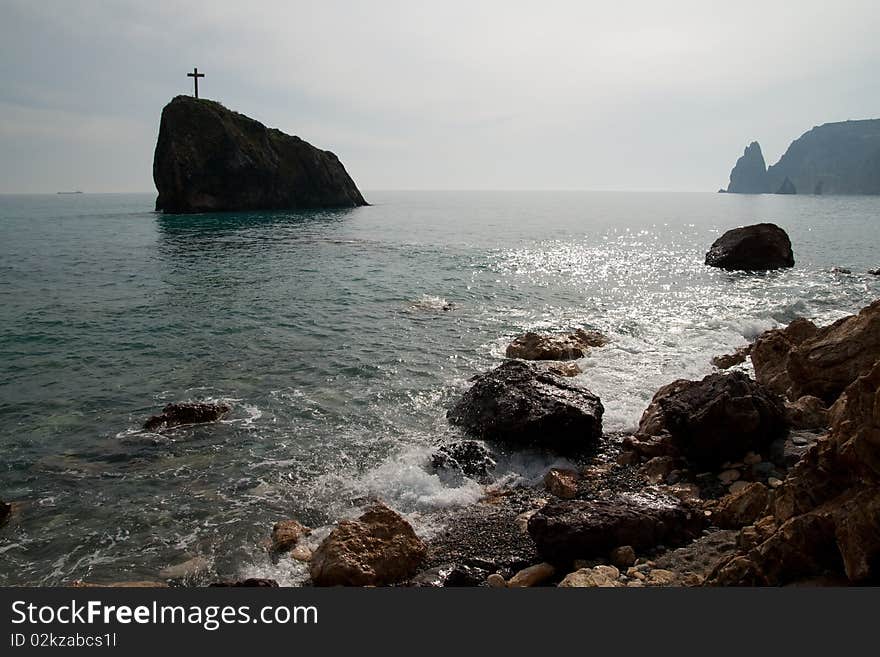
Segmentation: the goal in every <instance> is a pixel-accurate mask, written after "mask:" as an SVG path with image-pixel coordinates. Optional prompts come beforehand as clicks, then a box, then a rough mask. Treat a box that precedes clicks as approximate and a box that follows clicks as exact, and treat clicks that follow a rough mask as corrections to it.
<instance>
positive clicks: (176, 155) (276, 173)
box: [153, 96, 366, 212]
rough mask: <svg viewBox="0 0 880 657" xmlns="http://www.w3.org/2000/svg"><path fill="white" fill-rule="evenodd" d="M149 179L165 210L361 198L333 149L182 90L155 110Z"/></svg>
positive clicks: (336, 203)
mask: <svg viewBox="0 0 880 657" xmlns="http://www.w3.org/2000/svg"><path fill="white" fill-rule="evenodd" d="M153 180H154V182H155V183H156V189H158V190H159V197H158V199H156V209H157V210H164V211H166V212H213V211H221V210H273V209H294V208H331V207H339V208H352V207H357V206H361V205H366V201H364V198H363V196H361V193H360V192H359V191H358V189H357V187H356V186H355V184H354V181H352V179H351V177H350V176H349V175H348V173H347V172H346V170H345V167H343V166H342V163H341V162H340V161H339V158H337V157H336V155H334V154H333V153H331V152H329V151H322V150H320V149H318V148H315V147H314V146H312V145H311V144H309V143H307V142H305V141H303V140H302V139H300V138H299V137H292V136H290V135H286V134H284V133H283V132H281V131H280V130H275V129H272V128H267V127H266V126H264V125H263V124H262V123H259V122H257V121H255V120H253V119H251V118H249V117H247V116H244V115H243V114H239V113H237V112H233V111H231V110H228V109H226V108H225V107H223V105H221V104H220V103H217V102H214V101H210V100H205V99H197V98H192V97H190V96H177V97H176V98H174V99H173V100H172V101H171V102H170V103H168V105H166V106H165V108H164V109H163V110H162V119H161V122H160V124H159V138H158V141H157V143H156V152H155V155H154V159H153Z"/></svg>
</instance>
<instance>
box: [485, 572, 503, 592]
mask: <svg viewBox="0 0 880 657" xmlns="http://www.w3.org/2000/svg"><path fill="white" fill-rule="evenodd" d="M486 584H488V585H489V586H490V587H492V588H493V589H503V588H505V587H506V586H507V582H506V581H505V580H504V578H503V577H502V576H501V575H499V574H498V573H492V574H491V575H489V576H488V577H487V578H486Z"/></svg>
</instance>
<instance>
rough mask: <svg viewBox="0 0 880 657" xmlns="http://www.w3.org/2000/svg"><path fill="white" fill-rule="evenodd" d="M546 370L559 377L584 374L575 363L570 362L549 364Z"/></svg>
mask: <svg viewBox="0 0 880 657" xmlns="http://www.w3.org/2000/svg"><path fill="white" fill-rule="evenodd" d="M547 370H548V371H550V372H551V373H553V374H558V375H559V376H577V375H578V374H583V373H584V371H583V370H582V369H581V368H580V367H579V366H578V364H577V363H571V362H568V363H566V362H551V363H549V364H548V365H547Z"/></svg>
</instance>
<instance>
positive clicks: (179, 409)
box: [144, 402, 230, 431]
mask: <svg viewBox="0 0 880 657" xmlns="http://www.w3.org/2000/svg"><path fill="white" fill-rule="evenodd" d="M229 410H230V407H229V405H228V404H209V403H196V402H180V403H173V404H168V405H167V406H165V408H163V409H162V414H161V415H154V416H153V417H151V418H149V419H148V420H147V421H146V422H144V429H145V430H146V431H157V430H161V429H167V428H171V427H176V426H180V425H182V424H201V423H204V422H216V421H217V420H219V419H220V418H222V417H223V416H224V415H226V414H227V413H228V412H229Z"/></svg>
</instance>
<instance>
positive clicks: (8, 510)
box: [0, 500, 12, 524]
mask: <svg viewBox="0 0 880 657" xmlns="http://www.w3.org/2000/svg"><path fill="white" fill-rule="evenodd" d="M10 515H12V505H11V504H8V503H7V502H3V501H2V500H0V524H3V523H4V522H6V520H7V519H8V518H9V516H10Z"/></svg>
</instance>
